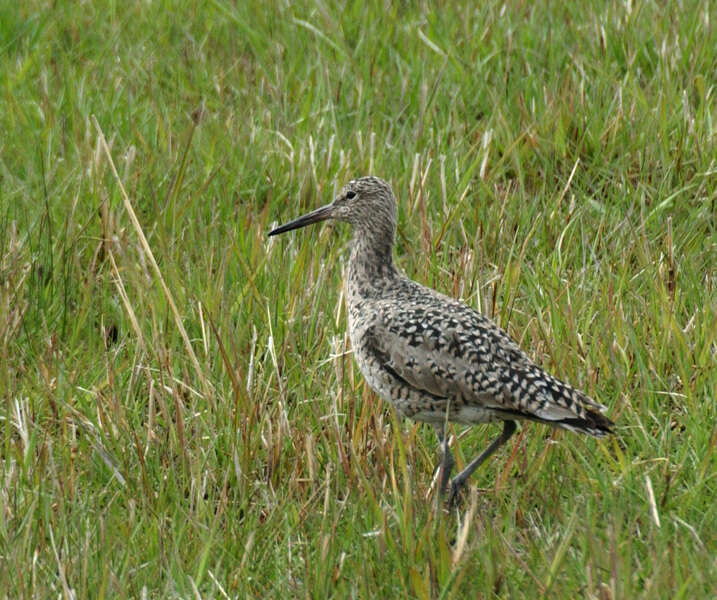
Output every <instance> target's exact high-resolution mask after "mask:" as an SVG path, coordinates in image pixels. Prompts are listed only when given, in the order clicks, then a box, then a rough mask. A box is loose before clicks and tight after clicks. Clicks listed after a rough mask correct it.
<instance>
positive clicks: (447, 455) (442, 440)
mask: <svg viewBox="0 0 717 600" xmlns="http://www.w3.org/2000/svg"><path fill="white" fill-rule="evenodd" d="M434 428H435V430H436V435H437V436H438V443H439V445H440V446H441V452H443V459H442V460H441V464H440V466H439V467H438V468H439V470H440V473H439V478H440V487H439V488H438V493H439V495H440V496H441V497H442V496H443V494H445V493H446V488H448V482H449V481H450V480H451V471H452V470H453V464H454V461H453V455H452V454H451V449H450V448H449V447H448V439H447V437H446V435H445V432H444V430H443V425H434Z"/></svg>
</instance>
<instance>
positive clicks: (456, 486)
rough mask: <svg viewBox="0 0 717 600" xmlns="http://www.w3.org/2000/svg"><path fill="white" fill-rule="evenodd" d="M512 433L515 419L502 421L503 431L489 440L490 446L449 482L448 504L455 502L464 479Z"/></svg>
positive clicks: (466, 479) (464, 481)
mask: <svg viewBox="0 0 717 600" xmlns="http://www.w3.org/2000/svg"><path fill="white" fill-rule="evenodd" d="M514 433H515V421H503V431H502V432H501V434H500V435H499V436H498V437H497V438H495V439H494V440H493V441H492V442H491V444H490V446H488V447H487V448H486V449H485V450H484V451H483V453H482V454H481V455H480V456H479V457H478V458H475V459H473V461H471V462H470V463H469V464H468V466H466V468H465V469H463V470H462V471H461V472H460V473H458V475H456V476H455V477H454V478H453V481H452V482H451V495H450V498H449V499H448V502H449V504H451V505H453V504H455V502H456V500H457V499H458V495H459V494H460V492H461V490H462V489H463V486H464V485H465V483H466V481H468V478H469V477H470V476H471V475H472V474H473V471H475V470H476V469H477V468H478V467H480V466H481V464H483V462H484V461H485V459H486V458H488V457H489V456H490V455H491V454H493V453H494V452H495V451H496V450H497V449H498V448H500V447H501V446H502V445H503V444H505V443H506V442H507V441H508V440H509V439H510V436H511V435H513V434H514Z"/></svg>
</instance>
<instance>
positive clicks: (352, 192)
mask: <svg viewBox="0 0 717 600" xmlns="http://www.w3.org/2000/svg"><path fill="white" fill-rule="evenodd" d="M346 197H347V198H348V199H349V200H353V199H354V198H355V197H356V192H354V191H353V190H352V191H350V192H346Z"/></svg>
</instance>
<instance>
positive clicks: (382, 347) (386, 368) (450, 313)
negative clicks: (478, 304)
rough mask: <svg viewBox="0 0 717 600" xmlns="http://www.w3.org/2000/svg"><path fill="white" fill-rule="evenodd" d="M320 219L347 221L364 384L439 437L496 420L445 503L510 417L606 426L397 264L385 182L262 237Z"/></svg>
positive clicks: (494, 329) (461, 308) (508, 427)
mask: <svg viewBox="0 0 717 600" xmlns="http://www.w3.org/2000/svg"><path fill="white" fill-rule="evenodd" d="M326 219H336V220H339V221H345V222H348V223H350V224H351V225H352V226H353V230H354V236H353V240H352V245H351V257H350V259H349V265H348V275H347V279H348V281H347V289H348V295H347V305H348V317H349V335H350V338H351V345H352V347H353V351H354V356H355V358H356V362H357V363H358V366H359V368H360V369H361V372H362V373H363V375H364V377H365V378H366V380H367V381H368V383H369V385H370V386H371V388H373V389H374V390H375V391H376V393H378V395H379V396H381V397H382V398H383V399H384V400H386V401H388V402H389V403H390V404H392V405H393V406H394V408H395V409H396V410H397V411H398V412H399V413H401V414H402V415H404V416H406V417H409V418H411V419H414V420H417V421H424V422H427V423H430V424H432V425H433V426H434V427H435V429H436V432H437V433H438V437H439V440H441V442H444V435H443V430H444V429H443V428H444V425H445V422H446V421H454V422H458V423H464V424H468V425H472V424H476V423H491V422H496V421H503V422H504V429H503V433H502V434H501V435H500V436H499V437H498V438H497V439H496V440H495V441H494V442H493V443H492V444H491V445H490V446H489V448H488V449H487V450H486V451H485V452H484V453H483V454H481V455H480V456H479V457H478V458H477V459H475V460H474V461H473V462H472V463H470V464H469V465H468V466H467V467H466V468H465V469H464V470H463V471H462V472H461V473H460V474H459V475H458V476H456V478H455V479H454V480H453V482H452V485H451V498H452V499H454V498H455V496H456V494H457V492H458V491H459V490H460V488H461V487H462V486H463V485H464V483H465V481H466V480H467V478H468V477H469V476H470V475H471V473H472V472H473V471H474V470H475V469H476V468H477V467H478V466H479V465H480V464H481V463H482V462H483V461H484V460H485V459H486V458H487V457H488V456H490V454H492V453H493V452H494V451H495V450H496V449H497V448H498V447H499V446H500V445H501V444H502V443H504V442H505V441H506V440H507V439H508V438H509V437H510V436H511V435H512V433H513V432H514V431H515V423H514V421H515V420H522V419H527V420H531V421H539V422H542V423H547V424H548V425H552V426H553V427H560V428H563V429H569V430H572V431H577V432H581V433H587V434H590V435H593V436H602V435H605V434H607V433H609V432H610V429H611V426H612V422H611V421H610V420H609V419H608V418H607V417H605V416H603V415H602V414H600V413H599V412H597V411H598V410H604V407H603V406H601V405H600V404H598V403H596V402H595V401H593V400H592V399H591V398H589V397H588V396H586V395H585V394H583V393H582V392H580V391H578V390H576V389H574V388H572V387H570V386H569V385H568V384H566V383H563V382H562V381H560V380H558V379H556V378H555V377H553V376H552V375H550V374H548V373H546V372H545V371H544V370H543V369H541V368H540V367H538V366H537V365H536V364H535V363H533V361H532V360H531V359H530V358H529V357H528V356H527V355H526V354H525V353H524V352H523V351H522V350H521V349H520V348H519V347H518V345H517V344H516V343H515V342H514V341H513V340H512V339H511V338H510V336H508V334H507V333H506V332H505V331H503V330H502V329H500V328H499V327H498V326H497V325H495V324H494V323H493V322H492V321H491V320H490V319H488V318H486V317H484V316H483V315H481V314H479V313H478V312H476V311H475V310H473V309H472V308H470V307H469V306H467V305H465V304H463V303H462V302H459V301H458V300H455V299H453V298H449V297H448V296H444V295H443V294H440V293H438V292H436V291H435V290H432V289H430V288H427V287H425V286H422V285H420V284H418V283H416V282H415V281H412V280H410V279H408V278H407V277H406V276H405V275H403V274H402V273H400V272H399V271H398V270H397V269H396V267H395V266H394V263H393V245H394V240H395V235H396V221H397V207H396V199H395V197H394V195H393V192H392V191H391V188H390V187H389V185H388V184H387V183H386V182H385V181H383V180H382V179H379V178H377V177H362V178H360V179H356V180H354V181H351V182H349V183H348V184H347V185H346V186H344V188H343V189H342V190H341V191H340V193H339V194H338V196H336V198H335V199H334V201H333V202H332V203H331V204H328V205H326V206H324V207H322V208H319V209H317V210H315V211H313V212H311V213H309V214H307V215H305V216H303V217H300V218H298V219H296V220H295V221H292V222H290V223H288V224H286V225H284V226H282V227H278V228H276V229H274V230H273V231H272V232H271V233H270V234H269V235H275V234H278V233H282V232H284V231H289V230H291V229H296V228H298V227H303V226H305V225H308V224H310V223H315V222H317V221H323V220H326ZM596 409H597V410H596ZM442 446H443V452H444V459H443V464H442V477H441V492H443V491H444V490H445V488H446V486H447V484H448V481H449V476H450V471H451V468H452V466H453V458H452V457H451V455H450V451H449V449H448V445H447V443H442Z"/></svg>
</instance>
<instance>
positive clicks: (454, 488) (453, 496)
mask: <svg viewBox="0 0 717 600" xmlns="http://www.w3.org/2000/svg"><path fill="white" fill-rule="evenodd" d="M464 487H465V481H461V480H460V479H458V477H456V478H455V479H453V481H451V485H450V489H449V490H448V508H458V507H459V506H460V504H461V501H462V500H463V488H464Z"/></svg>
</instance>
